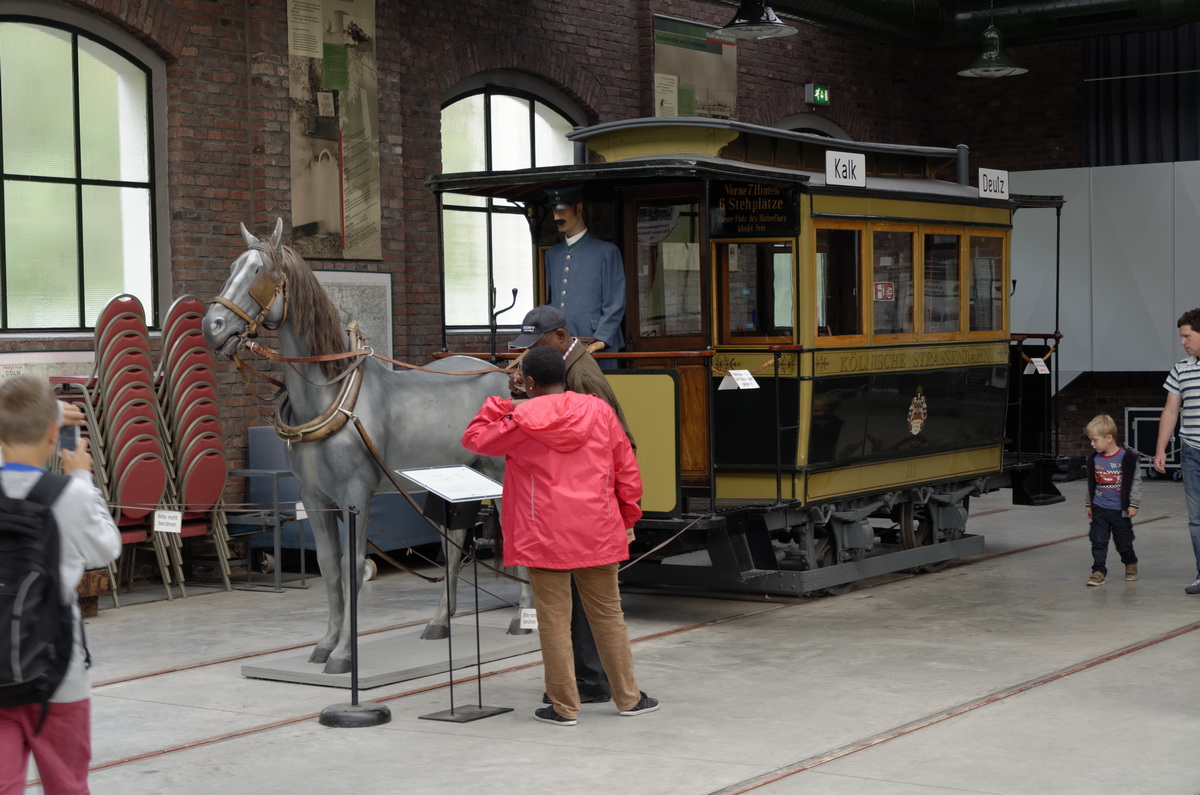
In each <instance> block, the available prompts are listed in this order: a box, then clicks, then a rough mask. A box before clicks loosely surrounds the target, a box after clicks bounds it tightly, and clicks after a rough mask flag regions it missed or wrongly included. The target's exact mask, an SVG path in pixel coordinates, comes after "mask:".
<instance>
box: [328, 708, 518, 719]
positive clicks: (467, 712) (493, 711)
mask: <svg viewBox="0 0 1200 795" xmlns="http://www.w3.org/2000/svg"><path fill="white" fill-rule="evenodd" d="M512 711H513V708H512V707H478V706H475V705H474V704H469V705H467V706H465V707H457V708H454V707H452V708H450V709H446V710H442V711H441V712H431V713H429V714H428V715H419V716H418V717H419V718H420V719H421V720H440V721H446V722H447V723H470V722H471V721H473V720H479V719H480V718H490V717H492V716H493V715H503V714H504V713H505V712H512ZM322 721H324V717H322Z"/></svg>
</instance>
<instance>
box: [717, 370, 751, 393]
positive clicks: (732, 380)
mask: <svg viewBox="0 0 1200 795" xmlns="http://www.w3.org/2000/svg"><path fill="white" fill-rule="evenodd" d="M717 389H718V390H721V389H758V382H757V381H755V380H754V376H752V375H751V374H750V371H749V370H730V371H729V375H727V376H725V377H724V378H722V379H721V384H720V385H719V386H718V387H717Z"/></svg>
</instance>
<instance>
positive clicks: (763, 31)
mask: <svg viewBox="0 0 1200 795" xmlns="http://www.w3.org/2000/svg"><path fill="white" fill-rule="evenodd" d="M716 32H717V33H720V34H722V35H725V36H730V37H732V38H735V39H769V38H771V37H773V36H790V35H792V34H793V33H795V32H796V29H795V28H794V27H792V26H791V25H788V24H787V23H785V22H782V21H780V19H779V17H778V16H776V15H775V12H774V11H772V10H771V7H770V6H769V5H767V4H766V3H765V2H763V1H762V0H742V4H741V5H740V6H738V10H737V13H736V14H734V15H733V19H732V20H731V21H730V22H729V24H728V25H726V26H725V27H723V28H718V29H717V31H716Z"/></svg>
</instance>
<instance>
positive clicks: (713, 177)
mask: <svg viewBox="0 0 1200 795" xmlns="http://www.w3.org/2000/svg"><path fill="white" fill-rule="evenodd" d="M567 138H568V139H569V140H571V141H575V142H579V143H586V144H587V146H588V148H590V149H591V150H592V151H594V152H596V153H597V154H599V155H600V156H601V157H603V158H604V162H600V163H586V164H572V165H559V166H544V167H541V168H529V169H516V170H512V171H481V172H469V173H458V174H436V175H433V176H431V177H429V179H428V184H429V187H430V189H431V190H433V192H434V193H460V194H468V195H473V196H487V197H490V198H499V199H506V200H508V201H512V202H518V203H524V204H536V203H538V202H541V201H544V200H545V196H546V194H545V192H546V191H547V190H549V189H551V188H555V187H561V186H563V185H570V184H583V185H584V186H585V187H586V189H587V193H588V199H589V200H591V201H597V200H603V199H605V198H607V197H608V196H610V195H611V194H612V192H613V191H614V190H616V189H617V188H628V187H644V186H654V185H661V184H667V183H673V182H674V183H679V182H693V181H702V182H703V181H730V182H754V183H762V184H768V185H773V186H776V187H780V188H784V189H792V190H798V191H800V192H805V193H821V194H827V195H841V196H875V197H890V198H898V199H909V200H914V201H929V202H937V203H950V204H971V205H976V206H991V207H1004V208H1008V209H1017V208H1019V207H1036V206H1055V202H1056V201H1057V204H1058V205H1061V202H1062V199H1061V197H1022V198H1023V199H1025V201H1021V200H1020V199H1018V198H1017V197H1014V198H1013V199H1012V200H1009V201H1004V200H997V199H981V198H980V197H979V192H978V190H977V189H976V188H973V187H971V186H970V185H967V184H962V183H958V182H949V181H946V180H939V179H935V178H933V176H932V174H934V173H936V171H937V170H939V169H940V168H942V167H944V166H946V165H949V164H951V163H956V164H957V170H958V173H960V174H965V173H966V157H967V148H966V147H965V146H960V147H955V148H953V149H951V148H945V147H934V146H908V145H903V144H883V143H871V142H863V141H849V140H844V139H841V138H829V137H826V136H823V135H815V134H812V133H799V132H792V131H790V130H781V129H777V128H774V127H762V126H759V125H756V124H747V123H745V122H739V121H733V120H731V119H708V118H699V117H678V118H677V117H656V118H642V119H624V120H620V121H612V122H605V123H603V124H596V125H593V126H591V127H579V128H576V129H575V130H574V131H573V132H571V133H570V134H568V135H567ZM751 152H755V153H757V154H755V155H753V156H752V155H751ZM772 152H786V153H787V154H786V156H783V157H781V158H778V159H773V158H772V156H771V155H770V154H766V153H772ZM827 152H850V153H858V154H862V155H865V156H866V157H867V159H868V162H869V163H870V162H875V163H882V162H887V163H890V164H891V166H890V168H885V169H879V168H871V167H868V170H867V174H866V185H865V187H846V186H840V185H829V184H827V183H826V176H825V172H824V171H817V170H814V166H817V163H818V162H820V163H823V162H824V161H825V159H826V153H827ZM818 167H819V166H818ZM880 171H882V172H883V173H880Z"/></svg>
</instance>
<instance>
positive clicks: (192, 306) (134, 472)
mask: <svg viewBox="0 0 1200 795" xmlns="http://www.w3.org/2000/svg"><path fill="white" fill-rule="evenodd" d="M197 306H199V301H197V300H196V299H195V298H192V297H188V298H186V299H180V300H179V301H176V302H175V304H174V305H172V307H171V311H170V312H169V313H168V318H167V323H166V324H164V329H166V330H167V333H169V334H170V335H171V337H172V340H173V341H174V342H176V343H180V345H179V347H180V349H182V350H185V351H186V352H188V353H189V354H190V355H189V356H182V357H178V358H175V359H172V358H171V356H172V350H173V348H172V347H169V346H168V341H167V333H164V339H163V356H162V360H161V361H160V364H159V368H158V370H157V371H156V370H155V369H154V367H153V365H152V363H151V357H150V342H149V334H148V332H147V328H146V314H145V310H144V309H143V307H142V304H141V302H140V301H139V300H138V299H137V298H136V297H135V296H132V295H119V296H117V297H116V298H113V299H112V300H111V301H109V303H108V304H107V305H106V306H105V307H104V309H103V310H102V311H101V312H100V316H99V317H98V318H97V320H96V331H95V351H96V363H95V365H94V367H93V370H92V373H91V374H90V375H87V376H64V377H56V378H54V379H52V381H53V382H54V383H55V384H56V386H57V389H58V392H59V395H60V396H61V397H63V398H65V399H69V400H72V401H74V402H76V403H78V404H79V405H80V407H81V408H82V409H83V411H84V414H85V415H86V417H87V421H88V424H87V436H88V438H89V440H90V447H91V450H92V458H93V464H94V470H95V475H96V482H97V483H98V484H99V486H100V488H101V490H102V491H103V493H104V496H105V499H106V500H107V502H108V503H109V505H110V506H111V509H112V512H113V517H114V519H115V520H116V522H117V525H118V527H120V529H121V538H122V541H123V542H124V543H125V544H136V543H139V542H146V541H149V542H150V545H151V546H152V548H153V550H154V554H155V557H156V559H157V561H158V567H159V573H160V575H161V576H162V581H163V587H164V588H165V589H166V592H167V598H168V599H171V598H174V595H173V592H172V589H171V585H172V581H173V582H174V584H176V585H178V586H179V592H180V595H182V596H187V591H186V589H185V586H184V572H183V543H184V540H185V539H187V538H190V537H193V536H197V535H204V534H206V533H208V532H209V529H210V522H211V527H212V530H213V536H214V543H215V546H216V550H217V554H216V558H217V559H218V561H219V566H220V570H221V573H222V579H223V580H224V583H225V587H226V589H227V590H229V589H230V588H231V586H230V582H229V564H228V560H227V555H228V548H227V540H228V539H227V534H226V532H225V522H224V512H223V510H221V506H220V497H221V491H223V489H224V487H225V472H226V466H225V453H224V447H223V445H222V444H221V442H220V436H219V433H218V431H219V424H216V423H215V417H216V402H215V398H216V390H215V388H214V386H213V384H214V379H213V377H212V373H213V368H212V359H211V356H209V357H208V360H207V370H206V371H205V370H204V368H203V366H201V364H200V363H199V362H197V361H196V358H197V357H196V356H195V354H192V353H191V348H192V347H193V346H192V343H195V342H196V341H197V340H198V341H199V342H200V344H201V345H203V336H202V335H201V334H200V331H199V320H200V318H199V316H195V317H193V316H194V315H196V307H197ZM172 324H173V325H172ZM185 339H186V340H187V342H186V343H184V342H183V340H185ZM204 350H205V353H206V354H207V348H205V349H204ZM185 362H186V363H185ZM205 372H206V374H207V378H206V379H205V378H202V377H200V376H198V375H197V373H205ZM185 395H187V397H185ZM200 404H203V405H204V406H205V416H206V418H207V417H211V418H212V419H213V420H214V422H212V423H206V424H203V425H202V426H201V425H197V426H194V427H193V426H192V425H188V426H186V427H184V426H180V425H179V422H178V421H179V416H180V415H178V414H176V413H174V412H175V409H176V408H177V407H179V406H185V407H188V406H191V407H194V406H196V405H200ZM197 413H199V410H198V409H195V408H193V409H192V411H191V415H192V416H194V415H195V414H197ZM200 427H203V431H197V430H196V428H200ZM197 433H199V434H201V435H204V434H209V433H211V434H212V436H208V435H205V441H204V442H202V443H200V442H197V443H196V444H191V442H195V441H196V439H195V437H196V434H197ZM213 436H215V441H214V438H213ZM181 441H184V442H185V443H184V444H181V443H180V442H181ZM218 465H219V469H220V472H219V474H218V473H217V471H216V470H217V468H218ZM214 490H215V492H214ZM159 509H167V510H180V511H182V512H183V515H184V522H183V529H182V532H180V533H178V534H176V533H162V532H156V531H155V529H154V527H153V524H152V523H153V521H154V512H155V511H156V510H159ZM120 564H121V565H118V564H114V565H113V566H110V572H111V574H112V576H113V581H114V582H113V602H114V604H119V597H118V596H117V592H118V590H119V583H120V582H121V580H122V579H123V578H122V577H121V575H122V574H125V577H124V579H126V580H127V579H129V576H130V574H131V571H130V569H131V567H132V561H131V559H130V557H129V556H127V555H122V560H121V561H120ZM172 575H173V576H172Z"/></svg>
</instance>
